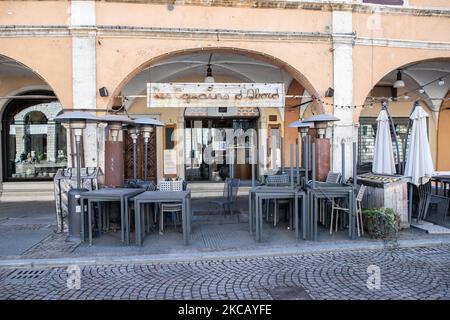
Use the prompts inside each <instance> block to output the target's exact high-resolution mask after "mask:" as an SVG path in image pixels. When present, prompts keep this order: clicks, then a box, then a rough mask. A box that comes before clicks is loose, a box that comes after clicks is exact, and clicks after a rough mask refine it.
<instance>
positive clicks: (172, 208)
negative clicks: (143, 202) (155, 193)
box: [159, 180, 184, 235]
mask: <svg viewBox="0 0 450 320" xmlns="http://www.w3.org/2000/svg"><path fill="white" fill-rule="evenodd" d="M183 186H184V181H183V180H175V181H172V180H169V181H161V182H160V184H159V190H160V191H182V190H183ZM182 211H183V205H182V204H181V203H180V202H173V203H161V204H160V205H159V234H160V235H163V234H164V213H171V214H172V220H173V223H174V228H175V230H176V229H177V223H179V221H181V219H180V218H179V215H180V214H181V213H182Z"/></svg>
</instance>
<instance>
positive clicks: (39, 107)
mask: <svg viewBox="0 0 450 320" xmlns="http://www.w3.org/2000/svg"><path fill="white" fill-rule="evenodd" d="M62 109H63V108H62V106H61V104H60V103H59V102H49V103H40V104H35V105H33V106H31V107H28V108H26V109H24V110H22V111H20V112H19V113H17V114H16V115H15V116H14V121H17V122H24V120H25V117H26V116H27V115H28V114H29V113H30V112H34V111H38V112H42V113H43V114H44V115H45V116H46V118H47V119H48V120H49V121H52V120H53V118H55V117H56V116H57V115H58V114H59V113H60V112H61V111H62Z"/></svg>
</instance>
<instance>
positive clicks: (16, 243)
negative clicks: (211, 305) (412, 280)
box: [0, 199, 450, 267]
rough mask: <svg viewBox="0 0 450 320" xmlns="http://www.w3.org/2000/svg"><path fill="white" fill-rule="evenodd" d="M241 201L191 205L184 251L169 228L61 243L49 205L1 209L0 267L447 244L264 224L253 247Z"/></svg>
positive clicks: (409, 233)
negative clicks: (309, 236) (222, 206)
mask: <svg viewBox="0 0 450 320" xmlns="http://www.w3.org/2000/svg"><path fill="white" fill-rule="evenodd" d="M244 200H245V199H244ZM244 200H242V201H241V203H240V204H241V205H242V208H243V209H242V212H241V214H239V215H238V214H236V215H234V216H232V217H230V216H228V215H227V216H223V215H208V214H207V210H206V211H205V209H207V203H205V201H206V200H202V199H194V200H193V206H194V219H193V222H192V236H191V245H189V246H184V245H183V243H182V240H181V239H182V236H181V232H180V230H179V229H178V230H176V231H175V230H174V229H173V227H172V228H170V225H168V226H167V227H168V228H167V229H166V230H165V233H164V235H159V234H158V232H155V231H153V232H151V234H150V235H148V236H147V237H146V238H145V241H144V244H143V246H142V247H138V246H135V245H129V246H126V245H123V244H121V243H120V231H117V232H115V233H113V232H111V233H110V234H103V235H102V236H101V237H96V238H94V245H93V246H88V245H87V244H79V243H74V242H66V241H65V238H66V235H65V234H58V233H55V232H54V230H56V226H55V217H54V207H53V205H54V204H53V202H23V203H20V204H19V203H0V267H6V266H30V265H34V266H35V265H47V266H58V265H68V264H120V263H146V262H152V263H155V262H181V261H193V260H203V259H223V258H226V259H232V258H246V257H248V258H250V257H262V256H275V255H276V256H281V255H297V254H305V253H308V254H310V253H319V252H327V251H349V250H374V249H384V248H393V247H423V246H436V245H441V244H449V243H450V236H449V235H429V234H426V233H425V232H423V231H420V230H416V229H408V230H403V231H402V232H400V233H399V235H398V237H397V239H396V240H392V241H381V240H373V239H370V238H368V237H361V238H359V239H357V240H349V239H348V236H347V232H346V231H340V232H337V233H333V235H332V236H330V235H329V231H328V230H326V229H325V228H322V227H320V228H319V231H320V232H319V241H317V242H313V241H304V240H297V239H296V238H295V234H294V232H293V231H291V230H287V225H285V224H284V223H280V224H279V225H278V226H277V227H275V228H274V227H273V226H271V225H269V224H265V225H264V239H263V242H261V243H257V242H255V241H254V240H253V238H252V237H251V236H250V235H249V232H248V224H247V214H246V212H245V211H244V210H246V209H247V208H246V206H245V201H244ZM196 209H197V211H195V210H196ZM132 239H133V238H132Z"/></svg>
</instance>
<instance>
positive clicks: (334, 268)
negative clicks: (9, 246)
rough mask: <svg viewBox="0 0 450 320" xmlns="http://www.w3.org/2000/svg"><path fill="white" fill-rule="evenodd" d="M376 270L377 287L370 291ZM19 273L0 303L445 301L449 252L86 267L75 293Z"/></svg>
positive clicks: (4, 277)
mask: <svg viewBox="0 0 450 320" xmlns="http://www.w3.org/2000/svg"><path fill="white" fill-rule="evenodd" d="M374 267H376V268H379V278H378V279H379V282H378V283H379V286H374V285H369V286H368V283H369V284H372V282H371V281H370V279H369V277H370V276H371V275H373V273H372V272H371V271H370V270H372V269H373V268H374ZM72 268H73V267H72ZM18 270H19V269H17V268H0V288H1V290H0V299H70V300H83V299H108V300H109V299H111V300H119V299H132V300H137V299H177V300H178V299H179V300H182V299H196V300H199V299H217V300H226V299H238V300H239V299H256V300H261V299H262V300H271V299H285V298H286V294H289V295H290V298H292V299H306V298H309V299H315V300H317V299H356V300H366V299H371V300H384V299H404V300H412V299H447V300H448V299H450V290H449V285H450V272H448V271H449V270H450V245H441V246H434V247H428V248H409V249H405V248H402V249H399V248H396V249H383V250H360V251H351V252H325V253H311V254H297V255H290V256H272V257H260V258H233V259H226V258H225V259H218V260H202V261H191V262H172V263H134V262H132V261H129V262H128V263H122V264H113V265H85V266H80V269H79V270H80V275H81V277H80V283H79V284H80V286H79V288H76V286H73V283H74V282H73V274H72V273H70V272H69V270H67V269H66V268H64V267H55V268H42V266H41V267H35V268H28V269H20V270H25V271H28V272H32V271H33V270H34V272H35V273H38V274H40V275H42V276H40V277H38V278H37V279H36V280H34V281H24V282H23V283H20V282H17V281H13V276H14V275H16V274H17V272H18ZM42 270H45V271H42ZM68 284H69V287H68ZM71 285H72V286H71Z"/></svg>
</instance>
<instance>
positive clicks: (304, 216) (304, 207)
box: [302, 194, 308, 240]
mask: <svg viewBox="0 0 450 320" xmlns="http://www.w3.org/2000/svg"><path fill="white" fill-rule="evenodd" d="M307 205H308V203H307V201H306V195H305V194H303V195H302V238H303V239H304V240H306V224H307V218H308V217H307V215H308V207H307Z"/></svg>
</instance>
